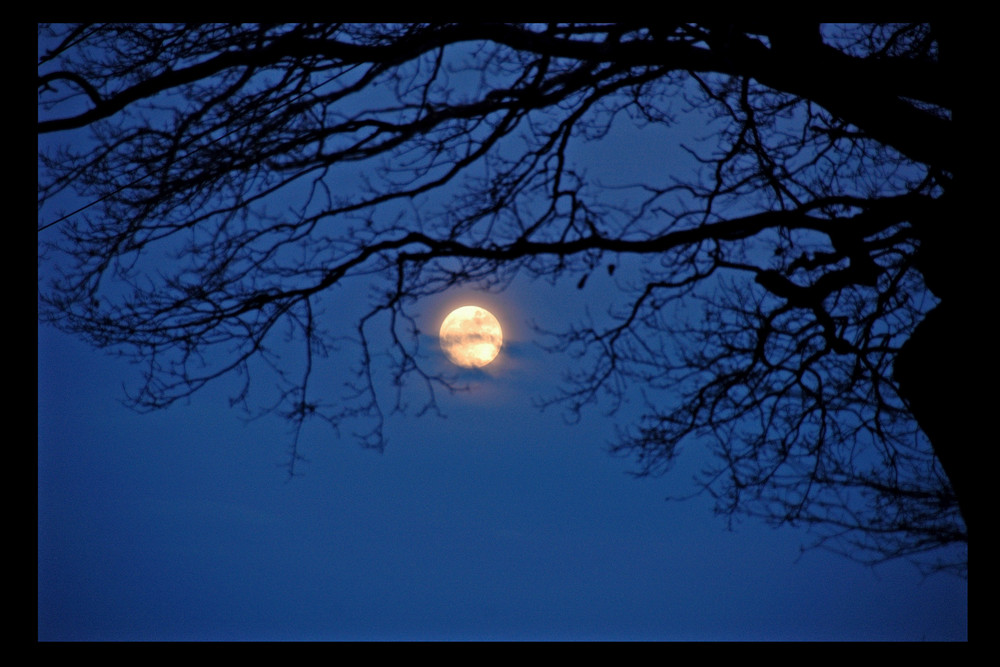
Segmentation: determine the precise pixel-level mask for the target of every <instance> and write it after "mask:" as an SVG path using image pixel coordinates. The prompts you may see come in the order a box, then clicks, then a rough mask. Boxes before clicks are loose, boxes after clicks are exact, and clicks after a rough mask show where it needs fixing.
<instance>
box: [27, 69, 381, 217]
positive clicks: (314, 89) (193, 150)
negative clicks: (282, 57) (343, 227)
mask: <svg viewBox="0 0 1000 667" xmlns="http://www.w3.org/2000/svg"><path fill="white" fill-rule="evenodd" d="M361 64H362V63H354V64H353V65H351V66H350V67H348V68H347V69H345V70H341V71H340V72H337V73H336V74H334V75H333V76H331V77H330V78H329V79H327V80H326V81H323V82H322V83H318V84H316V85H315V86H313V87H312V88H310V89H309V90H304V91H302V92H301V93H299V94H298V95H296V96H294V97H292V98H290V99H288V100H287V101H286V102H285V103H284V104H279V105H278V106H276V107H275V108H274V109H272V110H271V111H270V112H269V113H268V115H271V114H273V113H274V112H276V111H280V110H281V109H283V108H285V107H287V106H289V105H290V104H292V103H293V102H296V101H298V100H300V99H301V98H303V97H305V96H306V95H308V94H310V93H313V92H316V91H317V90H319V89H320V88H322V87H323V86H325V85H326V84H328V83H330V82H331V81H335V80H336V79H338V78H340V77H342V76H344V75H345V74H347V73H348V72H350V71H352V70H354V69H357V68H358V67H360V66H361ZM237 129H239V128H233V129H231V130H229V131H228V132H226V133H225V134H223V135H221V136H219V137H216V138H215V139H212V140H211V141H209V142H208V143H206V144H201V145H199V146H195V147H194V148H193V149H192V150H191V151H190V152H189V153H185V154H184V155H182V156H180V157H179V158H177V159H176V160H175V161H176V162H180V161H181V160H184V159H186V158H188V157H190V156H192V155H194V154H195V153H197V152H198V151H200V150H203V149H205V148H208V147H209V146H212V145H213V144H215V143H216V142H219V141H222V140H223V139H225V138H226V137H228V136H229V135H230V134H232V133H234V132H236V131H237ZM152 175H153V174H152V173H147V174H145V175H143V176H140V177H138V178H136V179H135V180H133V181H130V182H128V183H126V184H124V185H122V186H120V187H118V188H117V189H115V190H112V191H111V192H109V193H107V194H106V195H103V196H101V197H98V198H97V199H95V200H94V201H92V202H90V203H88V204H84V205H83V206H81V207H80V208H78V209H76V210H75V211H72V212H71V213H67V214H65V215H64V216H62V217H61V218H58V219H56V220H53V221H52V222H50V223H48V224H46V225H42V226H41V227H39V228H38V229H37V231H36V232H35V233H36V234H37V233H40V232H43V231H45V230H46V229H48V228H49V227H52V226H53V225H57V224H59V223H60V222H62V221H63V220H66V219H68V218H72V217H73V216H74V215H76V214H77V213H80V212H82V211H86V210H87V209H88V208H90V207H91V206H95V205H97V204H100V203H101V202H102V201H104V200H105V199H108V198H110V197H113V196H115V195H116V194H118V193H119V192H121V191H122V190H125V189H126V188H130V187H132V186H134V185H136V184H138V183H141V182H142V181H144V180H146V179H147V178H149V177H150V176H152Z"/></svg>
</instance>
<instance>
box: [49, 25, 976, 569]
mask: <svg viewBox="0 0 1000 667" xmlns="http://www.w3.org/2000/svg"><path fill="white" fill-rule="evenodd" d="M39 36H40V44H41V43H42V40H43V39H44V43H45V44H46V46H47V48H46V49H44V50H42V49H40V57H39V74H38V90H39V121H38V132H39V134H40V135H42V134H50V133H59V134H56V135H53V138H52V140H51V141H50V140H49V139H48V138H46V142H45V144H44V150H43V149H41V148H40V157H39V212H40V223H39V226H40V232H39V239H40V241H39V243H40V248H41V250H40V252H41V253H42V258H43V261H45V262H46V263H47V264H49V265H51V266H56V267H59V268H60V270H61V273H60V275H59V278H58V279H57V280H55V281H53V282H52V283H51V284H46V285H44V286H40V304H41V305H40V316H41V317H42V318H43V319H44V320H46V321H48V322H51V323H52V324H54V325H55V326H57V327H59V328H61V329H63V330H66V331H69V332H73V333H75V334H79V335H82V336H84V337H85V338H86V339H87V340H88V341H90V342H91V343H92V344H94V345H96V346H98V347H102V348H111V349H115V350H119V351H122V352H123V353H126V354H128V355H130V356H131V357H133V358H134V359H136V360H139V361H141V362H142V363H144V364H145V369H146V371H145V383H144V385H143V386H142V387H141V388H140V389H139V391H138V393H137V394H136V395H135V396H133V397H132V398H133V400H134V405H135V406H136V407H138V408H145V409H155V408H161V407H164V406H167V405H169V404H171V403H172V402H174V401H176V400H177V399H179V398H183V397H187V396H190V395H191V394H192V393H194V392H196V391H197V390H198V389H200V388H201V387H202V386H204V385H205V384H206V383H208V382H211V381H214V380H217V379H219V378H222V377H223V376H227V375H230V374H237V375H242V377H243V378H244V380H245V382H244V383H243V384H242V385H241V386H242V390H240V391H238V392H237V393H236V395H235V396H234V403H236V402H244V401H245V400H246V398H247V395H248V392H249V391H250V386H251V382H250V373H251V370H252V369H253V368H254V366H255V365H256V364H267V365H270V366H271V367H272V368H273V370H274V372H275V373H277V374H279V376H280V377H281V378H282V381H283V385H282V390H281V393H280V396H279V397H278V400H277V402H276V403H274V404H273V405H271V406H270V408H269V409H270V410H272V411H274V412H277V413H279V414H280V415H282V416H283V417H284V418H286V419H288V420H289V421H290V423H291V424H292V425H293V427H294V437H293V439H292V440H293V442H292V445H291V456H290V472H292V473H294V469H295V468H294V467H295V464H296V461H297V460H299V458H300V455H299V451H298V448H299V432H300V429H301V426H302V424H303V423H305V422H306V421H307V420H309V419H314V418H315V419H324V420H326V421H328V422H329V423H330V424H331V425H333V426H334V427H336V428H339V427H340V426H342V425H344V424H346V423H348V422H349V421H350V420H352V419H356V418H363V419H364V420H365V423H367V424H368V426H369V429H368V430H366V431H365V432H364V433H362V434H361V438H362V441H363V442H364V444H366V445H368V446H372V447H382V446H383V444H384V439H383V433H382V425H383V419H384V414H385V411H386V410H387V409H397V410H399V409H403V403H404V401H403V400H402V398H401V396H402V388H403V387H404V386H409V384H410V383H415V384H416V385H417V386H421V387H423V389H424V390H425V391H426V393H425V403H424V405H423V408H422V409H423V410H427V409H436V404H435V392H438V391H441V390H454V389H456V388H459V386H460V385H458V384H456V379H455V378H453V377H448V376H444V375H441V374H440V373H437V372H434V371H433V370H431V369H430V368H429V367H428V366H427V364H426V363H425V359H424V357H422V355H421V352H420V349H419V344H418V343H419V336H418V331H417V326H416V321H415V319H414V316H413V314H412V312H413V311H412V309H413V307H414V304H415V303H417V302H418V301H419V300H420V299H421V298H424V297H427V296H429V295H433V294H437V293H441V292H444V291H446V290H448V289H450V288H453V287H454V286H456V285H463V284H471V285H475V286H478V287H479V288H481V289H500V288H502V287H504V286H505V285H508V284H509V283H510V282H511V281H512V280H514V279H515V277H517V276H532V277H535V278H549V279H557V278H566V279H569V280H572V281H574V282H576V284H577V286H578V287H579V288H580V289H586V283H587V280H588V277H589V276H591V275H592V273H593V272H595V271H600V272H602V273H606V274H607V275H612V276H613V277H614V279H615V280H616V281H618V283H619V284H620V287H621V288H622V301H621V304H622V305H621V306H620V309H619V310H616V311H613V312H611V313H609V314H608V317H604V318H597V319H596V320H583V321H581V322H579V323H578V324H577V325H575V326H571V327H568V328H566V329H563V330H559V331H554V332H547V333H549V334H550V335H551V336H552V338H551V339H549V340H550V342H551V347H552V348H553V349H558V350H562V351H565V352H567V353H568V354H570V355H576V356H578V357H579V361H578V362H574V364H573V368H574V369H575V370H574V372H573V373H572V374H571V375H570V376H568V378H567V383H566V384H565V386H564V387H563V393H562V394H561V395H560V396H559V397H558V398H557V399H556V400H558V401H559V402H561V403H562V404H563V405H565V406H566V407H567V408H568V410H569V411H570V412H571V413H574V412H578V411H580V410H581V409H583V408H585V407H586V406H588V405H590V404H592V403H595V402H610V403H609V405H610V406H611V407H612V408H613V407H614V405H615V404H616V402H617V401H620V400H622V399H623V398H624V397H625V394H626V393H628V391H631V390H633V389H635V388H638V390H639V391H641V392H642V393H643V395H644V396H646V400H647V404H646V409H645V413H644V416H643V417H642V418H641V420H640V421H639V422H638V423H635V424H630V425H626V426H624V427H622V429H621V433H620V436H621V437H620V440H619V441H618V442H617V444H616V445H615V446H614V449H615V451H617V452H620V453H623V454H627V455H629V456H634V457H635V458H636V460H637V461H638V463H639V470H638V472H639V474H662V473H664V472H666V471H667V470H669V469H670V467H671V464H672V463H673V462H674V460H675V458H676V456H677V454H678V452H679V451H680V449H681V448H682V446H683V445H684V443H686V442H688V441H697V442H698V443H699V444H700V446H710V447H712V451H713V454H714V455H715V461H716V465H715V466H713V467H710V468H708V469H706V470H704V471H703V475H702V477H701V478H700V479H699V483H700V484H701V486H702V487H703V488H704V489H705V490H707V491H708V492H709V493H711V494H712V495H713V496H714V497H715V498H716V499H717V507H718V509H719V510H720V511H721V512H723V513H726V514H728V515H730V516H733V515H736V514H749V515H754V516H761V517H764V518H765V519H767V520H769V521H773V522H776V523H779V524H781V523H789V524H809V525H811V526H812V527H813V529H814V530H815V531H816V534H817V535H818V539H819V541H820V542H821V543H824V544H826V545H827V546H830V547H831V548H835V549H840V550H843V551H845V552H846V553H848V555H850V556H851V557H854V558H859V559H863V560H873V561H877V560H880V559H887V558H895V557H900V556H906V557H912V558H917V559H919V558H925V559H926V560H924V561H923V562H925V563H926V564H928V565H929V566H930V567H932V568H948V569H952V570H954V571H956V572H959V573H960V574H963V575H964V574H965V573H966V571H967V570H966V568H967V565H966V558H965V556H964V553H965V550H964V549H961V550H960V551H961V553H962V555H961V556H960V557H958V558H955V557H954V556H953V555H949V556H947V557H945V558H944V559H943V560H942V557H941V556H940V554H941V553H946V554H954V553H955V551H954V550H953V549H952V550H942V549H941V547H946V546H954V545H965V544H967V539H968V538H967V528H966V526H967V521H968V514H969V509H970V508H969V505H970V503H969V500H968V488H969V483H968V481H967V475H968V470H969V468H970V467H971V466H970V464H969V460H968V459H969V449H970V446H969V444H968V442H969V440H968V439H966V438H965V437H964V435H965V434H964V432H963V431H961V430H960V429H957V428H955V427H954V425H953V424H952V423H951V422H953V421H954V418H953V416H954V414H955V410H956V409H958V407H959V406H960V405H961V404H960V401H961V396H962V394H961V392H960V391H958V389H957V386H958V385H956V384H955V383H959V382H961V378H958V377H956V376H955V375H954V373H955V371H954V369H953V368H951V367H950V365H949V364H947V363H942V362H941V361H940V357H941V355H940V354H939V353H938V351H939V350H940V349H943V348H942V346H948V347H949V348H951V347H953V346H954V345H955V344H956V343H958V341H959V334H957V333H956V331H955V324H954V323H955V322H963V323H964V322H967V321H968V320H967V318H965V317H964V315H965V313H964V311H961V306H960V305H959V301H958V297H957V296H956V294H957V293H958V292H960V291H961V289H962V286H961V284H960V281H958V280H957V279H956V270H957V267H959V266H960V265H961V263H962V262H963V261H965V260H963V257H965V255H963V254H962V251H961V250H960V249H959V248H958V246H959V245H968V244H967V243H966V244H961V243H960V240H958V239H956V238H955V237H954V235H953V234H951V233H949V231H948V229H946V227H945V225H944V224H943V222H942V221H947V220H949V219H952V218H954V217H955V216H956V215H957V214H958V211H959V209H958V204H957V203H956V202H957V201H959V196H958V195H957V194H956V188H957V187H960V183H961V181H960V180H959V179H958V178H957V174H958V172H959V171H960V170H961V165H960V164H959V163H958V158H957V157H956V153H955V151H954V150H953V148H952V147H953V146H954V144H955V137H954V136H953V135H954V129H953V124H952V120H951V113H952V109H953V106H954V103H953V96H954V91H953V89H952V75H951V69H950V67H951V66H950V60H949V57H950V53H951V48H952V47H951V41H952V39H953V38H952V37H951V34H950V33H949V32H948V30H947V26H939V25H936V24H929V25H924V24H891V25H823V26H821V25H819V24H807V23H802V24H795V23H777V24H773V25H772V24H770V23H759V24H722V23H720V24H680V23H678V24H670V23H651V24H634V25H632V24H546V25H504V24H450V25H412V24H405V25H383V24H379V25H354V24H346V25H318V24H301V25H195V26H190V25H181V26H164V25H114V24H112V25H109V24H100V25H90V24H85V25H65V26H64V25H59V26H40V32H39ZM690 118H698V119H702V122H703V123H704V131H703V135H704V139H703V140H701V141H698V142H694V141H692V142H691V145H686V146H684V147H683V149H684V150H685V151H687V153H688V154H689V155H690V156H691V157H692V158H693V159H694V160H695V161H696V164H697V165H698V166H697V168H694V169H691V170H688V169H687V168H686V167H685V169H684V170H678V169H674V168H671V166H669V165H667V164H666V162H665V166H664V169H663V171H662V173H655V174H650V176H649V178H650V179H651V180H650V181H648V182H642V183H632V184H629V185H628V186H627V187H626V186H625V185H622V184H617V187H614V188H610V187H604V186H602V184H601V183H599V182H597V181H596V180H595V179H592V178H590V177H589V176H588V174H587V171H586V165H585V164H583V163H582V161H581V160H579V159H577V158H575V157H574V155H576V154H575V153H574V150H575V149H576V148H577V147H578V146H579V145H580V144H582V143H585V142H588V141H599V140H600V139H601V138H602V137H604V136H605V135H606V134H607V133H608V132H609V131H610V129H611V127H612V124H613V123H615V122H621V121H622V119H626V120H628V121H631V122H633V123H635V124H637V125H639V126H643V127H667V126H671V125H673V124H675V123H679V122H684V121H685V119H690ZM616 119H617V120H616ZM84 129H85V130H89V134H88V135H87V137H86V138H84V137H83V136H81V135H79V133H77V132H71V131H74V130H84ZM664 150H666V148H664ZM290 192H292V193H295V194H294V198H292V197H290V196H288V193H290ZM71 194H72V195H74V196H77V197H79V198H80V200H79V201H80V203H81V204H86V205H87V206H85V207H83V210H79V211H77V212H76V213H75V214H71V215H58V214H54V213H51V212H50V209H51V208H52V206H53V205H54V203H57V202H60V201H64V200H65V198H66V197H68V196H70V195H71ZM292 200H294V201H296V202H297V203H296V204H295V205H294V206H293V207H289V206H288V203H287V202H288V201H292ZM50 227H52V229H51V230H50V229H49V228H50ZM165 257H171V258H173V260H172V262H171V263H169V264H164V263H163V262H162V261H159V260H162V259H163V258H165ZM168 270H169V272H166V273H165V271H168ZM359 278H361V279H364V280H368V281H373V282H374V283H375V284H376V285H377V286H378V288H377V293H376V295H377V298H375V299H374V300H373V301H372V303H371V304H370V308H368V309H367V310H365V312H364V313H362V314H360V315H359V317H358V320H357V322H356V324H355V332H356V335H354V336H353V340H352V342H353V343H354V344H355V345H356V348H354V349H355V350H356V351H357V355H358V357H357V366H356V367H355V368H354V369H353V375H351V378H352V379H351V381H350V383H349V384H348V385H347V386H348V392H347V393H346V394H345V395H343V396H338V397H336V398H335V399H334V400H331V401H329V402H324V401H322V400H320V399H318V398H317V395H316V392H315V390H314V389H312V388H311V387H310V378H311V374H312V372H313V368H314V364H315V363H317V362H316V361H315V360H316V358H317V357H318V356H320V355H326V354H329V353H330V351H331V349H332V348H333V347H334V346H335V345H338V344H340V343H339V342H338V341H337V340H335V336H334V334H333V333H331V331H330V329H329V328H328V322H327V318H325V317H322V316H320V315H319V312H320V309H322V308H324V307H329V304H331V303H334V304H335V303H336V290H337V288H338V287H339V286H340V285H342V284H345V283H347V282H350V281H352V280H356V279H359ZM695 306H697V307H698V308H699V310H698V311H697V312H698V313H699V315H698V316H697V317H692V316H691V314H690V313H691V312H692V308H693V307H695ZM375 326H385V330H386V331H388V333H389V335H390V337H391V345H390V350H389V353H390V355H391V359H392V364H393V366H392V381H393V384H394V385H395V387H396V388H397V394H396V400H395V404H394V405H392V406H391V407H388V406H384V405H382V403H381V402H380V400H379V398H378V394H377V391H376V389H377V387H376V380H375V379H373V376H372V373H371V367H372V363H371V362H372V358H373V355H374V354H376V353H377V352H378V350H375V349H373V345H372V337H371V336H372V334H371V331H372V328H373V327H375ZM289 333H291V335H292V337H293V338H295V339H296V340H300V341H301V342H302V354H303V357H304V359H305V361H304V366H303V368H304V370H303V371H302V372H301V374H299V375H296V376H291V375H289V373H288V371H287V367H286V366H285V365H284V364H283V363H281V362H279V360H278V359H277V357H276V356H275V348H274V345H275V341H276V340H280V339H282V336H287V335H289ZM345 354H346V353H345ZM934 369H937V370H936V371H935V370H934ZM942 374H943V375H942ZM941 377H945V378H946V379H947V381H948V382H950V383H952V384H950V385H948V386H950V387H951V388H952V390H949V391H946V392H942V391H941V387H942V385H940V384H938V383H939V382H940V381H941ZM942 393H945V394H947V395H945V396H943V395H942Z"/></svg>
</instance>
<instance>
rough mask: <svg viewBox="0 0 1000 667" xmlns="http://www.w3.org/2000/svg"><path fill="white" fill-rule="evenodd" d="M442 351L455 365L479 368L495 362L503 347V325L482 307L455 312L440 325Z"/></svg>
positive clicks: (466, 308) (471, 307) (461, 309)
mask: <svg viewBox="0 0 1000 667" xmlns="http://www.w3.org/2000/svg"><path fill="white" fill-rule="evenodd" d="M439 335H440V338H441V349H442V350H444V353H445V354H447V355H448V359H450V360H451V362H452V363H453V364H456V365H458V366H464V367H465V368H479V367H481V366H485V365H486V364H488V363H490V362H491V361H493V360H494V359H495V358H496V356H497V354H499V352H500V346H501V345H502V344H503V332H502V331H501V330H500V322H499V321H497V318H495V317H493V313H491V312H490V311H488V310H486V309H484V308H480V307H479V306H462V307H461V308H456V309H455V310H453V311H451V313H449V314H448V317H446V318H444V322H442V323H441V333H440V334H439Z"/></svg>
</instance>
